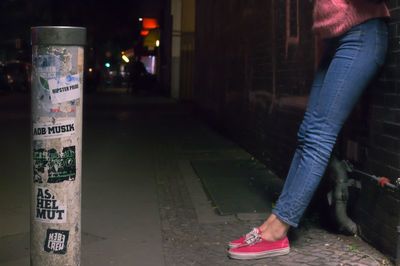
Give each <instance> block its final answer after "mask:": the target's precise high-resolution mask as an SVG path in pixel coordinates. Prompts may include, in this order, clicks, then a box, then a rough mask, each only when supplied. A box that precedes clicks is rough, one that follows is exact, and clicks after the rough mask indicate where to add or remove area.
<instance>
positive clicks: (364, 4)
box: [312, 0, 390, 38]
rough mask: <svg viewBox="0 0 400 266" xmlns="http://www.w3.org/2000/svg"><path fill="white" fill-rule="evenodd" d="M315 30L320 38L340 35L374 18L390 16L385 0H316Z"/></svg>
mask: <svg viewBox="0 0 400 266" xmlns="http://www.w3.org/2000/svg"><path fill="white" fill-rule="evenodd" d="M313 17H314V25H313V27H312V29H313V32H314V33H315V35H316V36H317V37H319V38H331V37H336V36H339V35H341V34H343V33H345V32H346V31H348V30H349V29H351V28H352V27H353V26H356V25H358V24H361V23H363V22H364V21H366V20H368V19H372V18H379V17H390V14H389V10H388V9H387V7H386V5H385V3H384V1H382V2H380V3H377V1H374V0H315V3H314V14H313Z"/></svg>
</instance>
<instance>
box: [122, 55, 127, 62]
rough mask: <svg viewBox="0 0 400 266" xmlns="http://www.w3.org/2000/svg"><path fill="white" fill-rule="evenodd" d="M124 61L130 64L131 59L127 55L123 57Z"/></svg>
mask: <svg viewBox="0 0 400 266" xmlns="http://www.w3.org/2000/svg"><path fill="white" fill-rule="evenodd" d="M122 59H123V60H124V61H125V62H126V63H129V58H128V57H127V56H126V55H122Z"/></svg>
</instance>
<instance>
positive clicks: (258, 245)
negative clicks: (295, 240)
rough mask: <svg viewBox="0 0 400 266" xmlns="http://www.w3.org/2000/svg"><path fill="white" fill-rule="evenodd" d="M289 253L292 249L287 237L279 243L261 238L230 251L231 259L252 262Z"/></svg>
mask: <svg viewBox="0 0 400 266" xmlns="http://www.w3.org/2000/svg"><path fill="white" fill-rule="evenodd" d="M289 251H290V247H289V240H288V239H287V237H285V238H284V239H282V240H279V241H267V240H264V239H262V238H261V237H259V238H258V239H257V240H256V241H254V242H253V243H251V244H249V245H247V246H241V247H238V248H233V249H231V250H229V257H231V258H232V259H238V260H251V259H261V258H266V257H273V256H279V255H285V254H288V253H289Z"/></svg>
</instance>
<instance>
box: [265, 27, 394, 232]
mask: <svg viewBox="0 0 400 266" xmlns="http://www.w3.org/2000/svg"><path fill="white" fill-rule="evenodd" d="M387 42H388V28H387V24H386V22H385V21H383V20H382V19H372V20H368V21H366V22H364V23H362V24H360V25H357V26H355V27H353V28H352V29H351V30H349V31H348V32H347V33H345V34H343V35H341V36H339V37H335V38H331V39H326V40H325V46H326V50H325V53H324V56H323V59H322V61H321V63H320V66H319V68H318V71H317V73H316V76H315V79H314V83H313V85H312V89H311V94H310V98H309V102H308V105H307V110H306V113H305V115H304V119H303V122H302V124H301V126H300V129H299V132H298V134H297V137H298V143H297V149H296V151H295V154H294V158H293V160H292V163H291V166H290V170H289V173H288V176H287V178H286V182H285V185H284V187H283V190H282V193H281V195H280V197H279V200H278V203H277V204H276V206H275V208H274V210H273V211H272V213H274V214H275V215H276V216H277V217H278V219H279V220H281V221H283V222H285V223H287V224H289V225H291V226H294V227H297V226H298V223H299V220H300V218H301V216H302V215H303V213H304V211H305V210H306V208H307V206H308V204H309V202H310V200H311V198H312V196H313V194H314V191H315V190H316V188H317V186H318V184H319V182H320V180H321V177H322V176H323V175H324V172H325V169H326V167H327V165H328V162H329V159H330V156H331V152H332V149H333V146H334V145H335V142H336V138H337V135H338V134H339V131H340V129H341V128H342V126H343V123H344V122H345V121H346V119H347V117H348V116H349V114H350V112H351V110H352V109H353V107H354V105H355V103H356V102H357V100H358V98H359V97H360V95H361V93H362V92H363V90H364V89H365V88H366V87H367V86H368V84H369V83H370V81H371V79H372V78H373V77H374V76H375V74H376V73H377V71H378V70H379V69H380V67H381V66H382V65H383V63H384V60H385V56H386V50H387Z"/></svg>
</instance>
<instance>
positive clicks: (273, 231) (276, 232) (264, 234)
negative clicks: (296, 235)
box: [260, 214, 290, 241]
mask: <svg viewBox="0 0 400 266" xmlns="http://www.w3.org/2000/svg"><path fill="white" fill-rule="evenodd" d="M262 226H263V227H261V226H260V230H261V238H263V239H265V240H268V241H278V240H281V239H283V238H285V237H286V234H287V232H288V230H289V228H290V225H288V224H287V223H285V222H282V221H281V220H279V219H278V218H277V217H276V216H275V215H273V214H272V215H271V216H270V217H269V218H268V219H267V221H265V223H264V224H263V225H262Z"/></svg>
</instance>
